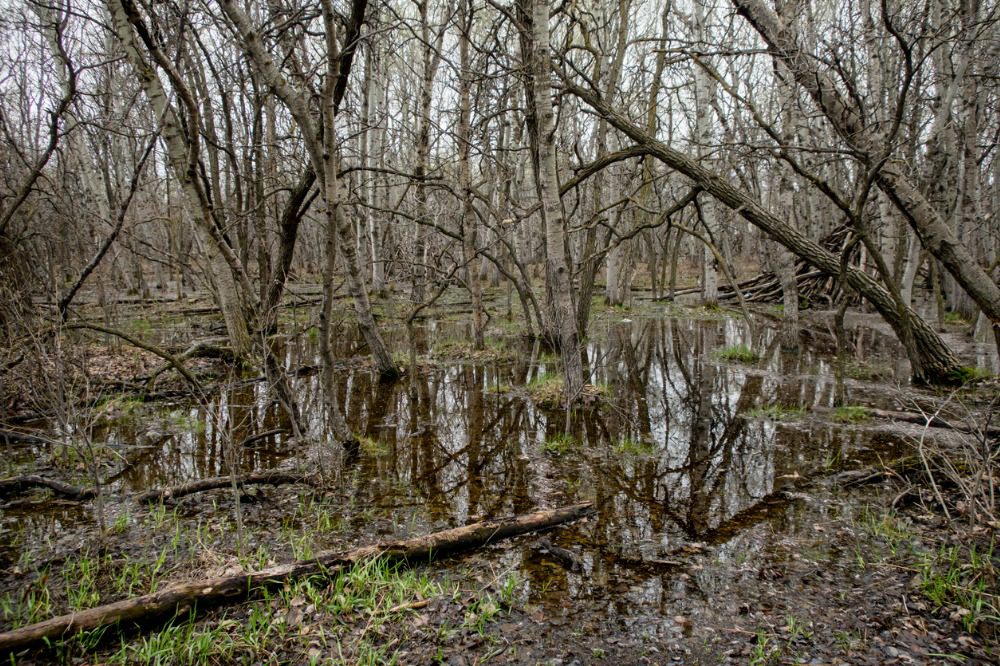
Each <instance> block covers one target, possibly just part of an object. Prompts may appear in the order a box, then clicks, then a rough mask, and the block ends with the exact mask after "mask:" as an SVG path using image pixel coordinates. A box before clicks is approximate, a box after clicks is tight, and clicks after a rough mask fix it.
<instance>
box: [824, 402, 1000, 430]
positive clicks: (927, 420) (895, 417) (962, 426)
mask: <svg viewBox="0 0 1000 666" xmlns="http://www.w3.org/2000/svg"><path fill="white" fill-rule="evenodd" d="M864 410H865V415H866V416H869V417H871V418H876V419H887V420H889V421H899V422H900V423H913V424H915V425H918V426H924V427H925V428H943V429H945V430H955V431H956V432H964V433H966V434H972V435H978V434H983V435H988V436H990V437H996V436H998V435H1000V427H997V426H973V425H971V424H968V423H960V422H956V421H948V420H947V419H944V418H942V417H940V416H937V415H936V414H922V413H920V412H897V411H895V410H891V409H875V408H874V407H865V408H864ZM813 411H814V412H816V413H817V414H822V413H829V412H831V411H833V410H830V409H828V408H825V407H816V408H814V409H813Z"/></svg>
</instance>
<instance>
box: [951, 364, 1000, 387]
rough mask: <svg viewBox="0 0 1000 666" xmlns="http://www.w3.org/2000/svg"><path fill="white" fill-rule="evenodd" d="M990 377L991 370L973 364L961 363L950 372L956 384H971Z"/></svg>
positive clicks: (991, 374) (991, 375)
mask: <svg viewBox="0 0 1000 666" xmlns="http://www.w3.org/2000/svg"><path fill="white" fill-rule="evenodd" d="M992 377H993V373H992V372H990V371H989V370H987V369H985V368H980V367H976V366H974V365H963V366H961V367H959V368H957V369H955V370H953V371H952V372H951V378H952V380H953V381H954V383H955V384H958V385H965V384H973V383H975V382H980V381H983V380H984V379H990V378H992Z"/></svg>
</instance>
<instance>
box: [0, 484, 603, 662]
mask: <svg viewBox="0 0 1000 666" xmlns="http://www.w3.org/2000/svg"><path fill="white" fill-rule="evenodd" d="M592 509H593V504H592V503H590V502H588V503H585V504H575V505H572V506H567V507H562V508H559V509H547V510H543V511H536V512H535V513H528V514H522V515H519V516H513V517H510V518H498V519H494V520H487V521H483V522H479V523H473V524H471V525H465V526H463V527H455V528H452V529H449V530H444V531H441V532H435V533H433V534H428V535H424V536H420V537H414V538H412V539H404V540H402V541H394V542H389V543H381V544H374V545H371V546H362V547H361V548H356V549H354V550H348V551H341V552H327V553H322V554H320V555H318V556H317V557H315V558H314V559H311V560H300V561H298V562H291V563H289V564H282V565H279V566H275V567H271V568H268V569H264V570H262V571H257V572H253V573H246V574H236V575H231V576H218V577H215V578H207V579H204V580H199V581H191V582H186V583H175V584H173V585H169V586H167V587H165V588H164V589H162V590H160V591H159V592H154V593H152V594H146V595H143V596H141V597H133V598H131V599H124V600H122V601H116V602H114V603H110V604H105V605H103V606H97V607H96V608H90V609H87V610H84V611H80V612H77V613H69V614H67V615H60V616H59V617H54V618H51V619H48V620H45V621H44V622H38V623H36V624H31V625H28V626H25V627H21V628H19V629H13V630H11V631H6V632H3V633H0V652H10V651H13V650H19V649H22V648H26V647H29V646H32V645H35V644H37V643H40V642H42V641H45V640H46V639H48V640H60V639H66V638H70V637H72V636H74V635H76V634H78V633H80V632H83V631H90V630H93V629H97V628H99V627H103V626H107V625H111V624H115V623H123V622H126V623H135V622H143V621H147V620H152V619H155V618H162V617H164V616H167V615H170V616H176V615H179V614H181V613H184V612H187V611H188V610H189V609H191V608H193V607H194V606H195V604H196V603H198V602H202V603H208V604H222V603H234V602H238V601H242V600H243V599H246V598H247V597H248V596H249V595H250V594H251V593H253V592H254V591H256V590H259V589H262V588H268V587H276V586H279V585H282V584H283V583H284V582H285V581H286V580H288V579H290V578H298V577H302V576H311V575H318V574H319V575H324V576H331V575H333V574H336V573H338V572H340V571H343V570H344V569H346V568H348V567H351V566H353V565H355V564H359V563H361V562H364V561H367V560H370V559H372V558H376V557H384V558H386V559H387V560H388V561H389V562H408V563H417V562H426V561H428V560H430V559H431V557H432V556H438V555H446V554H449V553H455V552H458V551H461V550H468V549H471V548H477V547H480V546H485V545H488V544H491V543H494V542H497V541H500V540H502V539H506V538H509V537H512V536H517V535H519V534H525V533H527V532H535V531H537V530H542V529H546V528H549V527H554V526H556V525H559V524H561V523H566V522H569V521H572V520H576V519H577V518H581V517H583V516H585V515H587V514H589V513H590V512H591V511H592Z"/></svg>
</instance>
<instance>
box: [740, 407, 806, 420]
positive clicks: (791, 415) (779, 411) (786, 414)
mask: <svg viewBox="0 0 1000 666" xmlns="http://www.w3.org/2000/svg"><path fill="white" fill-rule="evenodd" d="M803 415H805V411H804V410H803V409H802V408H801V407H794V406H789V405H767V406H766V407H755V408H754V409H751V410H749V411H748V412H746V417H747V418H748V419H753V420H758V419H768V420H771V421H788V420H791V419H797V418H801V417H802V416H803Z"/></svg>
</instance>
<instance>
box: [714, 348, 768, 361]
mask: <svg viewBox="0 0 1000 666" xmlns="http://www.w3.org/2000/svg"><path fill="white" fill-rule="evenodd" d="M714 356H715V357H716V358H717V359H719V360H722V361H733V362H736V363H756V362H757V361H759V360H760V354H758V353H757V352H755V351H754V350H752V349H750V347H748V346H747V345H743V344H740V345H730V346H728V347H723V348H722V349H717V350H715V352H714Z"/></svg>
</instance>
